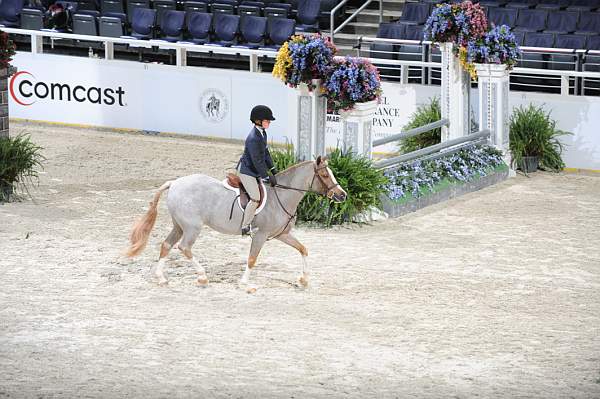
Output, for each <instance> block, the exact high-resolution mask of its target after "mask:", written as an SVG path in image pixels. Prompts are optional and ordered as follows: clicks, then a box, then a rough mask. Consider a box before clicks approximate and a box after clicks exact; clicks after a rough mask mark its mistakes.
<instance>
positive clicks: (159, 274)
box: [154, 221, 183, 285]
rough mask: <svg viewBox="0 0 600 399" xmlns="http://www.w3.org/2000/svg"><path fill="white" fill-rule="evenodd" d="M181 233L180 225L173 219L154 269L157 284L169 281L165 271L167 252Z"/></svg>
mask: <svg viewBox="0 0 600 399" xmlns="http://www.w3.org/2000/svg"><path fill="white" fill-rule="evenodd" d="M182 234H183V230H182V229H181V227H180V226H179V225H178V224H177V223H176V222H175V221H173V229H171V232H170V233H169V235H168V236H167V238H166V239H165V240H164V241H163V243H162V244H161V246H160V255H159V257H158V265H157V266H156V268H155V269H154V275H155V276H156V278H157V279H158V284H160V285H164V284H167V283H168V282H169V279H168V278H167V273H166V271H165V263H166V261H167V259H166V257H167V255H168V254H169V251H170V250H171V248H173V245H175V243H176V242H177V241H179V239H180V238H181V236H182Z"/></svg>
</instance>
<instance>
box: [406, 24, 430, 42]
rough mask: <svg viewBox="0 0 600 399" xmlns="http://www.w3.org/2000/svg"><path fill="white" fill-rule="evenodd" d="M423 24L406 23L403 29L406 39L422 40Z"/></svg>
mask: <svg viewBox="0 0 600 399" xmlns="http://www.w3.org/2000/svg"><path fill="white" fill-rule="evenodd" d="M424 28H425V26H424V25H412V24H410V25H406V28H405V29H404V37H403V39H406V40H419V41H420V40H423V29H424Z"/></svg>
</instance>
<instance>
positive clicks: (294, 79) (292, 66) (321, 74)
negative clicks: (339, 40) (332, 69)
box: [273, 34, 337, 90]
mask: <svg viewBox="0 0 600 399" xmlns="http://www.w3.org/2000/svg"><path fill="white" fill-rule="evenodd" d="M336 52H337V49H336V47H335V46H334V45H333V43H331V40H330V39H329V38H328V37H323V36H321V35H320V34H315V35H312V36H304V35H296V36H292V37H291V38H290V39H289V40H288V41H286V42H285V43H283V45H282V46H281V48H280V49H279V51H278V52H277V58H276V59H275V66H274V67H273V76H275V77H276V78H279V79H281V80H282V81H283V82H284V83H285V84H286V85H288V86H290V87H293V88H297V87H298V86H302V85H306V86H305V88H308V90H313V89H316V88H317V86H319V85H320V81H321V80H323V79H324V78H325V76H326V73H327V70H328V68H329V66H330V65H331V63H332V62H333V57H334V55H335V53H336Z"/></svg>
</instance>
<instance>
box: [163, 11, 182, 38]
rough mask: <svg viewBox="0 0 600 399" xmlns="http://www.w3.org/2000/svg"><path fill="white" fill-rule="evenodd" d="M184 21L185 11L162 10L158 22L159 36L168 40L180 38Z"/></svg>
mask: <svg viewBox="0 0 600 399" xmlns="http://www.w3.org/2000/svg"><path fill="white" fill-rule="evenodd" d="M184 23H185V11H176V10H164V11H163V15H162V20H161V22H160V31H161V32H162V35H163V36H162V37H161V38H162V39H164V40H166V41H168V42H177V41H180V40H182V39H183V26H184Z"/></svg>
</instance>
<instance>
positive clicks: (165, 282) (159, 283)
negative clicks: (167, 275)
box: [158, 279, 169, 287]
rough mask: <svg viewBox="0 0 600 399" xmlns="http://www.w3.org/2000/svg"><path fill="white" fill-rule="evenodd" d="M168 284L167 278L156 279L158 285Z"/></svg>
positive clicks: (164, 285)
mask: <svg viewBox="0 0 600 399" xmlns="http://www.w3.org/2000/svg"><path fill="white" fill-rule="evenodd" d="M168 285H169V280H165V279H160V280H158V286H159V287H166V286H168Z"/></svg>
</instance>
